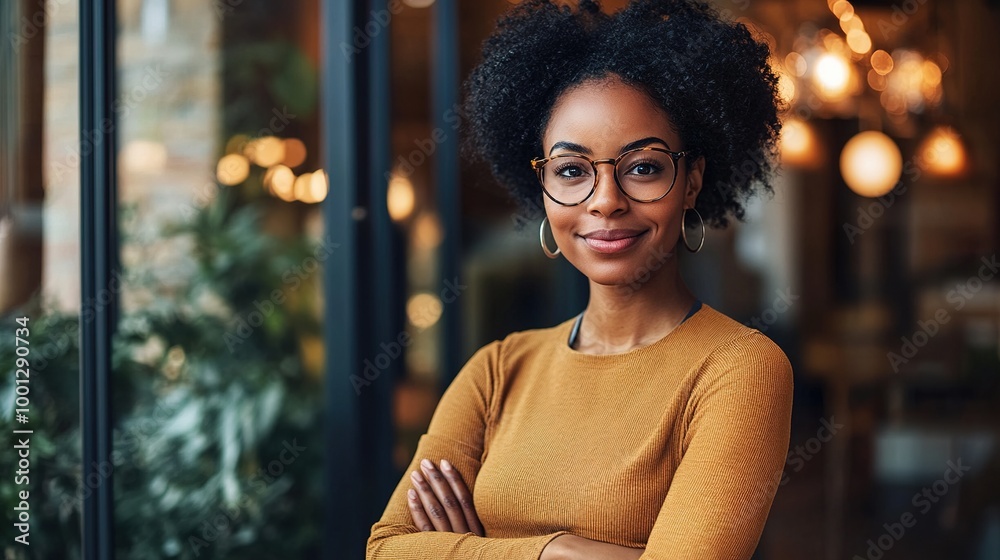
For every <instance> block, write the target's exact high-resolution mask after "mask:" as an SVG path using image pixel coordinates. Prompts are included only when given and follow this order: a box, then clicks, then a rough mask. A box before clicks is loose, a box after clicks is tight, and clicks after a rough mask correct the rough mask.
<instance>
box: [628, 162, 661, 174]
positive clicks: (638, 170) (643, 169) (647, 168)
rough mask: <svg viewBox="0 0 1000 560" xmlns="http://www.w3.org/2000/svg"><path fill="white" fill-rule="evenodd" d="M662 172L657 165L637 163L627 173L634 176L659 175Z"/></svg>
mask: <svg viewBox="0 0 1000 560" xmlns="http://www.w3.org/2000/svg"><path fill="white" fill-rule="evenodd" d="M660 171H662V169H660V167H659V166H658V165H654V164H652V163H637V164H635V165H633V166H632V169H631V170H630V171H629V173H635V174H636V175H652V174H654V173H659V172H660Z"/></svg>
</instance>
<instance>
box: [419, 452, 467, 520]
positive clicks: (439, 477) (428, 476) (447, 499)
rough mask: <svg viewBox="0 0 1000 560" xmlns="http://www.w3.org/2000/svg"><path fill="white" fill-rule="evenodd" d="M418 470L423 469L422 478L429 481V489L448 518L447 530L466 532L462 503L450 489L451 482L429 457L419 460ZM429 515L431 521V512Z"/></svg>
mask: <svg viewBox="0 0 1000 560" xmlns="http://www.w3.org/2000/svg"><path fill="white" fill-rule="evenodd" d="M420 470H421V471H423V474H424V479H425V480H427V481H428V482H430V485H431V489H432V490H433V491H434V496H435V497H437V499H438V502H439V503H440V504H441V506H442V507H443V508H444V515H445V517H446V518H447V520H448V524H449V525H450V526H451V528H450V529H448V530H450V531H454V532H456V533H468V532H469V524H468V522H467V521H466V520H465V513H464V512H463V511H462V505H461V504H460V503H459V501H458V497H457V496H455V492H454V491H453V490H452V487H451V484H450V483H449V482H448V480H447V479H446V478H445V477H444V474H443V473H442V472H441V470H440V469H438V468H437V467H436V466H434V463H433V462H431V461H430V460H429V459H424V460H423V461H421V462H420ZM428 513H431V512H430V510H428ZM431 517H432V519H431V521H432V522H433V521H434V519H433V513H432V514H431ZM435 526H436V524H435Z"/></svg>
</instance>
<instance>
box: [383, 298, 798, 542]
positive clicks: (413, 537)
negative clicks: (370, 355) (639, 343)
mask: <svg viewBox="0 0 1000 560" xmlns="http://www.w3.org/2000/svg"><path fill="white" fill-rule="evenodd" d="M572 326H573V320H572V319H570V320H567V321H565V322H563V323H561V324H559V325H557V326H555V327H551V328H547V329H536V330H529V331H523V332H517V333H513V334H511V335H509V336H507V337H506V338H505V339H503V340H496V341H493V342H491V343H489V344H487V345H486V346H484V347H482V348H481V349H479V350H478V351H477V352H476V353H475V354H474V355H473V356H472V358H471V359H470V360H469V361H468V363H466V365H465V366H464V367H463V368H462V369H461V371H460V372H459V373H458V375H457V377H456V378H455V380H454V382H453V383H452V384H451V386H450V387H449V388H448V390H447V391H445V393H444V395H443V396H442V398H441V401H440V403H439V404H438V407H437V409H436V411H435V412H434V416H433V418H432V420H431V423H430V426H429V427H428V430H427V433H426V434H425V435H423V436H422V437H421V439H420V442H419V444H418V447H417V451H416V455H415V456H414V458H413V461H412V462H411V464H410V466H409V468H408V469H407V471H406V472H405V473H404V475H403V479H402V480H401V481H400V483H399V485H398V486H397V487H396V490H395V491H394V492H393V494H392V497H391V498H390V500H389V504H388V506H387V507H386V509H385V513H384V514H383V515H382V519H381V520H379V521H378V522H377V523H375V525H374V526H373V527H372V532H371V536H370V537H369V539H368V553H367V558H368V559H369V560H375V559H393V560H418V559H419V560H444V559H456V560H469V559H479V560H494V559H496V560H518V559H523V560H536V559H537V558H538V556H539V554H540V553H541V551H542V549H543V548H544V547H545V545H546V544H548V542H549V541H551V540H552V539H553V538H555V537H556V536H558V535H561V534H564V533H572V534H575V535H579V536H582V537H586V538H588V539H594V540H598V541H603V542H607V543H612V544H617V545H621V546H627V547H635V548H645V549H646V551H645V553H644V554H643V556H642V558H643V559H658V560H688V559H690V560H711V559H713V558H718V559H726V560H731V559H747V558H750V556H751V555H752V554H753V551H754V549H755V547H756V546H757V542H758V540H759V539H760V534H761V531H762V530H763V527H764V521H765V520H766V519H767V513H768V510H769V509H770V507H771V501H772V499H773V498H774V492H775V491H776V489H777V487H778V484H777V482H778V480H779V478H780V475H781V471H782V469H783V467H784V463H785V457H786V451H787V448H788V438H789V423H790V417H791V410H792V369H791V365H790V364H789V362H788V359H787V358H786V357H785V354H784V353H783V352H782V351H781V349H780V348H778V346H777V345H775V344H774V343H773V342H771V340H770V339H768V338H767V337H766V336H764V335H763V334H761V333H760V332H759V331H757V330H755V329H750V328H748V327H745V326H743V325H741V324H740V323H738V322H736V321H734V320H732V319H730V318H728V317H726V316H725V315H723V314H722V313H720V312H718V311H717V310H715V309H713V308H712V307H710V306H708V305H704V304H703V305H702V306H701V308H700V310H699V311H698V312H696V313H695V314H694V315H692V316H691V317H690V318H689V319H687V320H686V321H684V322H683V323H681V324H680V325H679V326H678V327H677V328H675V329H674V330H673V331H672V332H670V333H669V334H667V335H666V336H665V337H663V338H661V339H660V340H658V341H656V342H654V343H652V344H650V345H648V346H644V347H642V348H637V349H634V350H631V351H629V352H625V353H621V354H610V355H593V354H584V353H580V352H577V351H575V350H573V349H572V348H570V347H569V345H568V344H567V340H568V337H569V333H570V329H571V328H572ZM423 458H428V459H430V460H432V461H434V462H435V463H437V462H439V461H440V460H441V459H448V460H449V461H450V462H451V463H453V464H454V466H455V467H456V468H457V469H458V470H459V471H460V472H461V474H462V477H463V478H464V480H465V481H466V483H467V484H468V485H469V488H470V490H471V491H472V492H473V495H474V499H475V506H476V511H477V512H478V513H479V518H480V520H481V521H482V524H483V527H484V528H485V530H486V537H479V536H476V535H474V534H472V533H466V534H458V533H441V532H420V531H418V530H417V528H416V527H415V526H414V525H413V522H412V519H411V518H410V513H409V510H408V509H407V505H406V491H407V490H408V489H409V488H411V487H412V485H411V482H410V478H409V473H410V472H411V471H413V470H418V466H417V464H418V462H419V461H420V460H421V459H423Z"/></svg>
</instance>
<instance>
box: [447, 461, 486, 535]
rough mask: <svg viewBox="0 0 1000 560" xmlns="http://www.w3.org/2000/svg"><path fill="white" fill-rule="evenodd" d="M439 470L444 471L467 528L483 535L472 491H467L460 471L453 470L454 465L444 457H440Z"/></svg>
mask: <svg viewBox="0 0 1000 560" xmlns="http://www.w3.org/2000/svg"><path fill="white" fill-rule="evenodd" d="M441 472H443V473H444V477H445V479H446V480H447V481H448V484H449V485H450V486H451V490H452V492H454V493H455V497H456V498H457V499H458V503H459V505H460V506H461V507H462V513H463V514H464V515H465V522H466V524H467V525H468V527H469V530H470V531H472V532H473V533H475V534H477V535H479V536H480V537H485V536H486V531H484V530H483V524H482V523H480V522H479V515H478V514H477V513H476V506H475V504H474V503H473V501H472V493H471V492H469V487H468V486H466V485H465V481H464V480H462V475H461V473H459V472H458V471H457V470H455V467H453V466H452V465H451V463H449V462H448V461H446V460H444V459H441Z"/></svg>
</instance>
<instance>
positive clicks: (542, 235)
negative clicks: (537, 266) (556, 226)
mask: <svg viewBox="0 0 1000 560" xmlns="http://www.w3.org/2000/svg"><path fill="white" fill-rule="evenodd" d="M548 221H549V217H548V216H545V217H544V218H542V225H541V227H539V228H538V240H539V241H540V242H541V243H542V251H545V256H546V257H548V258H550V259H554V258H556V257H558V256H559V253H561V252H562V249H560V248H559V246H558V245H557V246H556V250H555V251H554V252H553V251H550V250H549V248H548V247H546V246H545V224H546V223H548ZM549 229H551V228H549ZM553 237H555V236H553Z"/></svg>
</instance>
